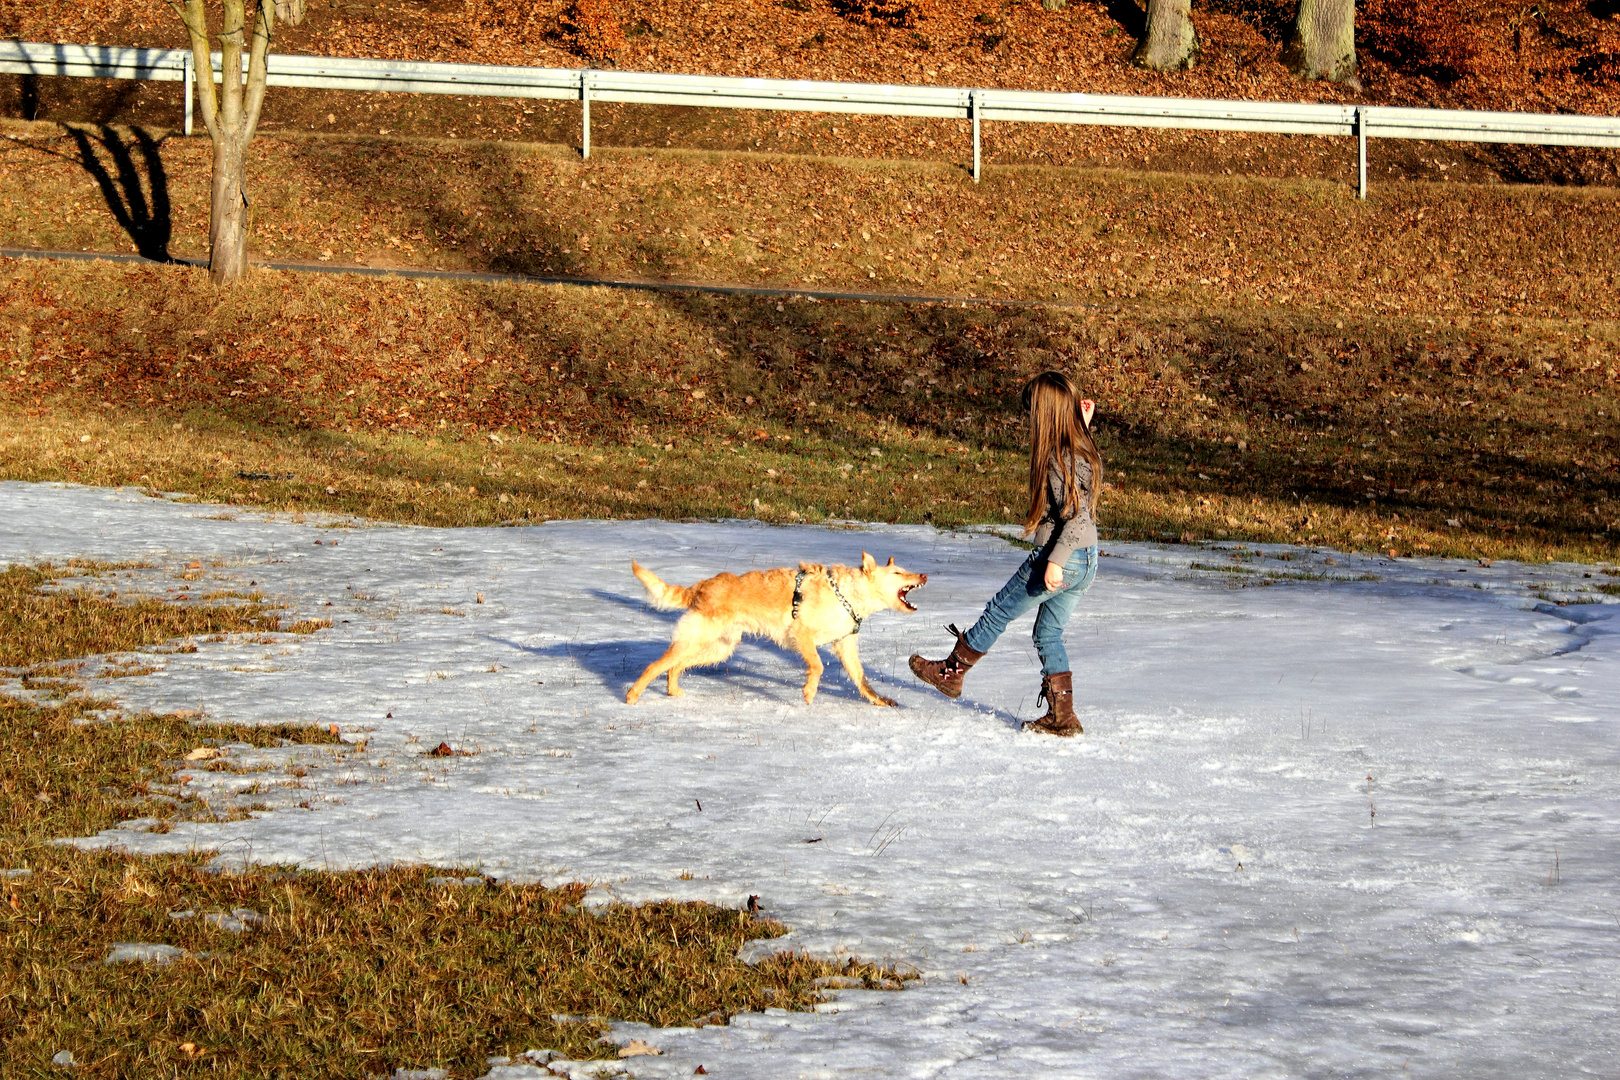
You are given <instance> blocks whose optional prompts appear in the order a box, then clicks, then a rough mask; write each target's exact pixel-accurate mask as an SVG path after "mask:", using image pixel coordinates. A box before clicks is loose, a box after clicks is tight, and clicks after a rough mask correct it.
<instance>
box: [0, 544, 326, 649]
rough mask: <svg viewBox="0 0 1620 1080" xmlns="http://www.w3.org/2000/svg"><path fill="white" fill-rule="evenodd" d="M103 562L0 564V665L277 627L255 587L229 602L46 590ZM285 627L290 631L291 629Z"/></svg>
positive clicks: (98, 570)
mask: <svg viewBox="0 0 1620 1080" xmlns="http://www.w3.org/2000/svg"><path fill="white" fill-rule="evenodd" d="M107 570H108V568H107V567H102V566H96V565H90V564H83V565H75V564H71V563H70V564H68V565H66V566H51V565H48V564H47V565H44V566H13V567H10V568H8V569H6V570H4V571H0V668H38V667H39V666H41V665H45V664H51V663H54V662H56V661H60V660H66V659H70V658H72V657H79V656H85V655H88V654H90V653H109V652H132V651H134V650H136V649H144V648H146V647H148V646H151V645H156V644H158V643H159V642H164V641H168V640H170V639H171V638H177V637H190V636H193V635H199V634H236V633H251V632H265V631H277V630H281V629H282V625H281V620H280V619H278V618H277V617H276V616H275V615H273V614H271V613H270V612H269V611H268V610H267V609H266V607H265V605H264V603H263V598H262V597H261V596H259V595H257V594H251V595H242V596H239V597H238V596H233V597H219V596H213V597H210V598H209V599H211V600H219V599H232V600H235V601H236V602H235V603H230V604H218V603H208V604H197V605H193V604H187V605H178V604H172V603H165V602H164V601H162V600H158V599H156V598H153V597H148V596H141V595H136V596H134V597H132V598H120V597H119V595H118V592H117V590H116V588H111V589H96V588H91V587H81V588H75V589H52V590H50V591H44V590H43V589H42V586H45V585H48V584H53V583H55V582H57V581H59V580H61V579H63V578H77V577H93V576H95V575H97V574H101V573H105V572H106V571H107ZM291 632H297V631H296V630H293V631H291Z"/></svg>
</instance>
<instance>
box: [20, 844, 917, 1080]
mask: <svg viewBox="0 0 1620 1080" xmlns="http://www.w3.org/2000/svg"><path fill="white" fill-rule="evenodd" d="M435 873H443V871H433V870H430V869H426V868H409V869H405V868H394V869H385V870H372V871H362V872H355V873H324V872H309V873H297V872H293V873H286V872H280V873H278V872H274V871H272V870H255V871H253V872H251V873H248V874H243V875H220V874H213V873H209V872H206V871H205V870H203V869H202V868H201V867H200V866H199V865H198V863H197V862H196V861H195V860H194V859H190V858H179V857H171V858H156V859H134V858H130V857H127V856H122V855H119V854H116V853H110V852H99V853H80V852H72V851H63V850H61V849H55V848H53V849H49V850H42V851H40V852H39V853H38V855H37V856H36V857H35V858H34V860H33V874H32V875H31V876H30V877H29V878H27V879H26V880H23V881H13V882H9V883H5V884H3V885H0V889H3V890H4V892H5V893H6V894H7V895H6V903H5V904H4V905H3V906H0V1032H3V1033H4V1034H0V1043H3V1053H4V1056H5V1059H6V1061H7V1062H8V1063H9V1068H10V1069H16V1070H18V1071H19V1074H21V1073H27V1074H34V1073H36V1072H37V1073H41V1074H43V1073H44V1072H46V1071H47V1069H48V1062H49V1060H50V1058H51V1056H52V1055H53V1054H54V1053H56V1052H58V1051H60V1050H63V1049H68V1050H71V1051H73V1053H74V1056H75V1058H76V1059H77V1060H78V1061H79V1062H80V1063H81V1068H80V1069H79V1070H78V1072H79V1074H81V1075H87V1076H95V1077H131V1078H134V1077H147V1076H160V1075H161V1076H167V1075H175V1074H179V1075H190V1074H191V1073H192V1072H194V1071H195V1072H199V1073H206V1075H209V1076H224V1077H255V1078H258V1077H285V1078H289V1080H290V1078H297V1080H306V1078H321V1077H332V1078H339V1077H342V1078H350V1077H356V1076H375V1075H378V1074H383V1075H387V1074H390V1073H391V1072H392V1071H393V1070H394V1069H395V1068H397V1067H400V1066H406V1067H422V1066H428V1065H437V1066H443V1067H448V1068H450V1069H451V1070H453V1075H456V1076H478V1075H482V1073H483V1072H484V1071H485V1066H484V1060H485V1058H486V1057H487V1056H489V1055H491V1054H508V1055H514V1054H519V1053H522V1052H523V1051H525V1050H529V1049H534V1048H541V1047H547V1048H554V1049H557V1050H560V1051H562V1052H563V1053H565V1054H566V1055H567V1056H568V1057H571V1058H575V1059H579V1058H592V1057H612V1056H613V1054H614V1051H615V1049H616V1048H615V1047H612V1046H604V1045H603V1044H601V1043H599V1042H598V1041H597V1040H598V1037H599V1036H600V1035H601V1032H602V1022H601V1020H600V1019H599V1018H602V1017H611V1018H618V1019H626V1020H638V1021H643V1022H646V1023H651V1024H654V1025H659V1026H668V1025H681V1024H691V1023H693V1022H698V1023H720V1022H724V1019H725V1018H727V1017H729V1016H730V1015H732V1014H735V1013H738V1012H744V1011H749V1010H759V1009H763V1008H766V1007H768V1006H769V1007H780V1008H801V1009H802V1008H808V1007H810V1006H811V1005H813V1004H814V1003H815V1002H816V1001H817V1000H819V993H818V991H817V990H816V989H815V987H814V985H813V983H814V980H815V979H817V978H820V977H823V976H827V975H830V974H843V975H850V976H854V977H858V978H859V977H864V978H866V979H868V980H869V982H870V985H874V986H875V985H880V982H879V980H892V979H893V978H894V973H893V972H888V971H885V970H882V969H879V968H876V967H871V966H864V965H860V964H857V963H853V962H852V963H849V964H847V965H836V966H835V965H832V964H827V963H824V962H820V961H815V960H810V959H808V958H806V957H803V956H790V955H782V956H779V957H777V958H776V959H773V960H768V961H765V962H763V963H761V964H759V965H757V966H749V965H746V964H743V963H741V962H740V961H738V960H736V959H735V953H736V951H737V948H738V947H739V946H740V945H742V944H743V942H745V941H748V940H751V939H754V938H761V937H771V936H775V935H776V934H779V933H781V932H782V928H781V927H780V926H779V925H778V924H776V923H773V922H770V921H768V920H764V919H757V918H753V917H750V916H749V915H748V914H747V913H746V912H737V911H727V910H724V909H721V908H716V907H712V906H709V905H706V904H696V903H681V904H676V903H664V904H646V905H642V906H639V907H629V906H613V907H609V908H606V909H600V910H597V911H594V912H593V911H592V910H589V909H587V908H584V907H582V906H580V901H581V900H582V898H583V895H584V891H585V890H584V889H583V888H582V887H573V888H562V889H544V888H541V887H539V886H534V885H511V884H502V885H498V886H497V885H494V884H489V885H481V886H477V887H461V888H446V887H444V886H435V885H431V884H429V883H428V881H427V879H428V878H429V877H430V876H433V875H434V874H435ZM236 908H248V909H251V910H253V911H255V912H257V913H259V914H262V915H263V916H264V922H263V923H262V924H260V925H258V926H256V927H254V928H253V929H250V930H248V931H247V932H245V933H242V934H232V933H229V932H224V931H220V930H216V929H214V928H212V927H210V926H208V925H206V924H204V922H203V921H202V918H201V916H203V915H205V914H207V913H209V912H230V911H232V910H233V909H236ZM185 910H190V911H194V912H196V914H197V917H194V918H189V919H183V920H176V919H173V918H171V917H170V915H169V913H170V912H174V911H185ZM121 941H128V942H149V943H163V944H169V945H174V946H177V947H179V948H182V949H185V950H186V951H187V952H188V953H190V954H192V955H191V957H189V958H186V959H181V960H178V961H176V962H174V963H172V964H168V965H162V966H157V965H149V964H139V963H135V964H120V965H108V964H104V963H102V962H101V961H102V959H103V957H104V956H105V955H106V953H107V950H108V948H109V946H110V945H111V944H112V943H113V942H121ZM554 1014H555V1015H563V1016H576V1017H579V1018H580V1022H567V1021H563V1022H559V1021H557V1020H554V1019H553V1015H554ZM187 1044H190V1045H191V1047H192V1049H191V1050H189V1051H188V1050H186V1049H185V1047H186V1045H187Z"/></svg>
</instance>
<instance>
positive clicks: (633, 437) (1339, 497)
mask: <svg viewBox="0 0 1620 1080" xmlns="http://www.w3.org/2000/svg"><path fill="white" fill-rule="evenodd" d="M7 277H8V286H9V288H8V289H7V292H6V296H7V298H8V303H7V306H6V310H7V312H8V314H9V315H10V316H11V318H12V320H13V325H14V326H15V327H17V332H18V333H19V334H22V333H26V334H27V337H28V341H29V351H27V352H26V353H21V354H19V355H18V356H17V359H16V360H14V361H13V363H12V365H11V368H10V376H9V379H4V381H0V410H3V412H4V415H5V418H6V428H7V430H8V435H7V436H4V437H0V475H3V476H6V477H9V478H15V479H26V480H69V481H76V482H81V483H93V484H139V485H143V486H149V487H151V488H154V489H158V490H165V491H186V492H191V493H194V494H196V495H198V496H201V497H203V498H205V499H210V500H218V501H222V502H236V503H243V504H247V505H253V506H260V507H267V508H277V509H288V510H293V511H297V510H301V509H303V510H337V511H343V512H348V513H356V514H363V515H367V516H372V517H377V518H385V519H392V520H401V521H410V522H419V523H433V524H451V525H462V524H493V523H498V522H503V521H517V522H523V521H535V520H539V519H542V518H557V517H569V518H572V517H676V518H681V517H697V518H704V517H737V516H746V517H758V518H761V519H764V520H771V521H794V520H808V521H819V520H824V519H826V518H829V517H831V518H840V519H863V520H900V521H932V522H934V523H936V524H940V525H946V526H949V525H957V524H967V523H974V522H987V521H1008V520H1011V519H1013V518H1014V517H1016V508H1017V506H1018V499H1019V494H1018V485H1019V476H1020V473H1021V471H1022V466H1021V462H1020V458H1021V455H1022V453H1023V451H1022V449H1021V443H1022V433H1021V430H1020V428H1019V426H1018V418H1017V414H1016V408H1017V405H1016V402H1017V391H1018V387H1019V385H1020V383H1021V381H1022V380H1023V379H1024V378H1026V377H1027V376H1028V375H1029V374H1031V373H1032V372H1034V371H1035V370H1038V369H1039V368H1041V367H1045V366H1048V365H1058V366H1064V367H1068V368H1069V369H1070V370H1073V371H1075V372H1076V374H1077V375H1078V376H1079V377H1080V378H1081V381H1082V383H1083V384H1084V385H1085V386H1086V387H1087V390H1088V392H1090V393H1091V394H1092V395H1093V396H1095V397H1096V398H1098V399H1099V400H1100V401H1101V402H1102V412H1101V413H1100V415H1101V417H1102V420H1101V421H1100V436H1101V438H1102V440H1103V448H1104V452H1105V454H1106V455H1107V458H1108V462H1109V467H1110V470H1111V472H1110V476H1111V481H1112V483H1113V487H1112V488H1111V489H1110V490H1108V491H1107V492H1105V503H1104V516H1103V522H1104V526H1105V530H1106V535H1108V536H1110V537H1114V538H1142V537H1147V538H1157V539H1165V538H1172V539H1173V538H1181V537H1183V536H1185V537H1188V538H1192V539H1200V538H1206V539H1207V538H1215V537H1220V536H1223V535H1224V536H1226V537H1229V538H1243V539H1250V540H1262V541H1304V542H1314V543H1325V544H1333V545H1337V546H1341V547H1346V548H1359V549H1363V550H1379V551H1387V550H1390V549H1394V550H1396V551H1398V552H1401V553H1403V554H1413V553H1429V554H1447V555H1457V556H1484V557H1491V558H1501V557H1517V558H1524V559H1536V560H1540V559H1545V558H1548V557H1556V558H1561V559H1579V560H1597V561H1601V560H1606V559H1613V558H1614V544H1615V540H1616V538H1617V537H1620V504H1617V499H1616V495H1617V491H1616V484H1617V479H1616V478H1617V470H1620V445H1617V442H1616V438H1615V431H1616V428H1615V426H1614V424H1613V421H1612V418H1613V417H1614V415H1615V413H1616V411H1617V408H1620V393H1617V392H1616V371H1615V369H1614V367H1613V366H1612V356H1613V354H1614V352H1613V351H1614V348H1615V342H1616V331H1617V328H1616V326H1615V324H1614V323H1613V322H1611V321H1607V320H1598V319H1590V320H1582V321H1580V322H1570V321H1563V320H1532V319H1512V320H1510V319H1508V318H1506V317H1505V316H1492V317H1486V318H1472V317H1470V318H1442V317H1438V316H1422V315H1418V316H1400V315H1390V316H1376V315H1369V314H1361V315H1356V314H1352V313H1350V312H1326V313H1323V312H1320V311H1313V310H1307V311H1291V310H1286V309H1260V310H1255V309H1247V310H1245V309H1219V308H1210V309H1203V310H1193V309H1187V308H1180V307H1168V306H1167V307H1158V308H1154V307H1146V308H1144V307H1140V306H1137V305H1134V304H1133V305H1130V306H1125V305H1119V304H1115V305H1112V306H1107V307H1099V308H1097V309H1092V310H1061V309H1056V310H1054V309H1036V310H1031V309H1022V310H1008V309H984V308H979V309H962V308H957V307H942V306H932V307H917V306H903V305H887V304H875V303H874V304H859V303H810V302H786V303H778V302H776V301H770V300H757V299H747V298H725V297H712V296H685V297H670V296H659V297H653V298H645V297H642V296H637V295H626V294H620V293H601V292H592V291H581V290H572V289H565V288H546V287H531V286H467V285H461V284H455V283H445V282H432V283H423V284H422V285H421V287H417V286H416V285H413V284H410V283H406V282H398V281H392V282H378V281H374V280H363V279H352V278H326V277H323V278H314V277H307V276H306V277H301V276H296V275H287V274H272V273H264V274H256V275H255V276H254V278H253V280H252V281H251V282H250V283H249V284H247V285H245V286H243V287H241V288H239V289H237V290H234V291H233V292H232V293H231V294H230V295H231V306H230V307H228V308H225V307H220V306H218V305H217V303H216V301H215V299H214V294H212V293H211V292H210V291H209V290H208V288H207V286H206V285H205V284H204V282H203V275H202V273H201V272H200V271H199V272H192V271H186V270H175V269H159V268H113V267H108V266H95V265H62V264H49V263H18V264H13V265H12V266H11V267H10V272H9V274H8V275H7ZM64 326H73V327H76V328H78V329H77V331H76V332H75V333H72V334H68V333H64V332H63V330H62V327H64ZM447 342H451V343H454V344H452V345H451V346H450V347H449V350H448V351H447V350H446V346H445V343H447ZM87 395H88V396H89V403H87V401H86V397H87ZM750 399H752V400H750ZM497 440H498V441H497ZM873 449H877V450H878V451H879V452H880V455H881V456H874V455H873V454H872V453H871V451H872V450H873ZM755 500H758V504H757V505H756V503H755ZM1451 522H1455V523H1456V524H1451Z"/></svg>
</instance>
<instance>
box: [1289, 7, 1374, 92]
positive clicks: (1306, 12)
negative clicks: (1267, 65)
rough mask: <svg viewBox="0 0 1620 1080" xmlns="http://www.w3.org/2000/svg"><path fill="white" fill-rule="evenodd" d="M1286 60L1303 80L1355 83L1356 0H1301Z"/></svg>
mask: <svg viewBox="0 0 1620 1080" xmlns="http://www.w3.org/2000/svg"><path fill="white" fill-rule="evenodd" d="M1282 62H1283V63H1284V64H1285V65H1287V67H1288V69H1289V70H1290V71H1292V72H1293V73H1294V74H1296V75H1298V76H1299V77H1300V78H1302V79H1326V80H1327V81H1329V82H1346V81H1350V82H1354V81H1355V78H1356V4H1355V0H1299V9H1298V12H1297V13H1296V14H1295V16H1294V33H1293V36H1292V37H1291V38H1290V39H1289V41H1288V44H1287V46H1286V47H1284V49H1283V53H1282Z"/></svg>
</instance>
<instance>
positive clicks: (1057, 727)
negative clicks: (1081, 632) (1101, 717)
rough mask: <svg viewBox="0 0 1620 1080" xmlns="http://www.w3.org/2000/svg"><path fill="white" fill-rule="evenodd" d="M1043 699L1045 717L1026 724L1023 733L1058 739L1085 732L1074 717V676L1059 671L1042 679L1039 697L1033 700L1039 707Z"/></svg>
mask: <svg viewBox="0 0 1620 1080" xmlns="http://www.w3.org/2000/svg"><path fill="white" fill-rule="evenodd" d="M1043 699H1044V700H1045V701H1046V715H1045V716H1043V717H1041V718H1040V719H1039V720H1031V721H1029V722H1028V723H1026V724H1025V725H1024V730H1025V731H1039V732H1041V733H1042V734H1044V735H1056V736H1058V737H1060V738H1067V737H1068V736H1070V735H1079V734H1081V733H1082V732H1083V731H1085V729H1084V728H1082V727H1081V726H1080V718H1079V717H1077V716H1075V715H1074V676H1073V675H1072V674H1071V673H1070V672H1067V671H1060V672H1058V673H1057V674H1055V675H1047V676H1045V677H1044V678H1042V679H1041V696H1040V697H1038V698H1036V699H1035V704H1037V705H1039V704H1040V703H1041V701H1042V700H1043Z"/></svg>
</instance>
